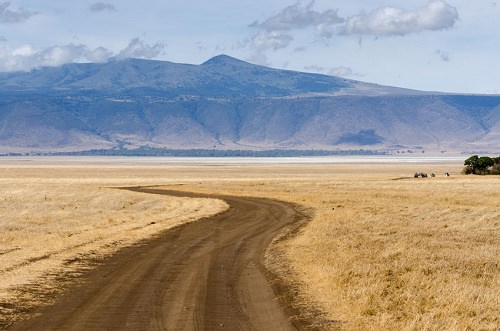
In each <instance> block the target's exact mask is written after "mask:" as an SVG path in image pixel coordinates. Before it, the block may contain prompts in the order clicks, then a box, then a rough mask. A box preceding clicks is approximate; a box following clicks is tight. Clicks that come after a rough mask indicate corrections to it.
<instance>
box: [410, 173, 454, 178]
mask: <svg viewBox="0 0 500 331" xmlns="http://www.w3.org/2000/svg"><path fill="white" fill-rule="evenodd" d="M444 176H445V177H450V173H448V172H445V173H444ZM413 177H414V178H427V177H436V174H435V173H431V174H430V175H428V174H426V173H425V172H416V173H415V175H414V176H413Z"/></svg>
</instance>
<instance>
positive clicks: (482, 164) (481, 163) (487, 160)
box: [477, 156, 495, 171]
mask: <svg viewBox="0 0 500 331" xmlns="http://www.w3.org/2000/svg"><path fill="white" fill-rule="evenodd" d="M494 164H495V162H494V161H493V159H492V158H491V157H489V156H481V157H480V158H479V159H478V160H477V169H478V170H479V171H486V170H487V169H488V168H489V167H493V165H494Z"/></svg>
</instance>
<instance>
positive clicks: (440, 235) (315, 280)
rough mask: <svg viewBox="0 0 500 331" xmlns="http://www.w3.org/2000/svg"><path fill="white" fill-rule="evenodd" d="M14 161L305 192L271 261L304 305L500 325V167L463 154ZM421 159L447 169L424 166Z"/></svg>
mask: <svg viewBox="0 0 500 331" xmlns="http://www.w3.org/2000/svg"><path fill="white" fill-rule="evenodd" d="M7 168H8V169H7ZM3 170H8V171H4V172H3V174H4V177H3V179H2V180H4V182H8V181H9V180H14V182H16V183H19V182H23V181H28V182H26V183H30V184H33V185H35V184H37V183H38V184H50V185H56V184H57V185H59V184H61V183H66V184H68V185H69V186H72V187H78V188H79V187H82V188H87V189H88V187H89V185H90V186H91V187H93V188H94V189H95V188H96V187H98V186H100V185H102V186H103V187H104V186H108V185H118V186H125V185H158V184H165V185H166V186H165V187H168V188H170V189H176V190H186V191H194V192H203V193H216V194H232V195H242V196H261V197H267V198H274V199H281V200H285V201H290V202H294V203H298V204H301V205H303V206H305V207H306V208H308V209H311V210H312V211H313V219H312V221H311V222H309V223H308V224H307V225H306V226H305V227H303V228H301V229H300V231H299V233H298V234H297V236H294V237H291V238H288V239H287V240H285V241H279V242H278V243H277V246H276V247H275V249H272V250H271V251H270V252H269V253H270V254H274V256H272V255H271V256H269V259H268V261H273V262H275V263H274V264H272V265H269V267H271V268H272V269H273V270H275V271H276V272H279V273H280V274H281V275H282V276H283V278H284V279H285V280H286V281H287V282H289V283H290V284H292V285H293V286H295V288H296V289H297V292H296V295H295V297H296V299H297V300H296V301H295V304H296V305H297V306H298V308H299V309H301V310H303V311H306V310H307V309H309V308H310V307H317V308H318V309H320V311H321V312H322V315H323V320H322V321H323V322H324V321H329V320H331V321H338V323H334V324H328V323H326V324H319V325H317V326H318V328H319V329H329V328H333V327H337V326H340V327H341V328H342V329H345V330H467V329H471V330H498V329H500V321H499V317H498V316H500V314H499V308H498V307H500V302H499V300H500V299H499V298H500V277H499V275H500V258H499V257H500V245H499V243H500V208H499V202H498V201H500V178H498V177H492V176H489V177H478V176H462V175H460V174H459V173H460V171H461V170H462V164H461V162H458V163H456V164H455V163H444V164H436V163H432V164H329V165H328V164H327V165H325V164H309V165H279V164H277V165H218V166H208V165H204V166H195V165H189V166H185V165H150V166H143V165H113V164H111V165H106V166H103V165H92V164H89V165H86V166H85V167H81V166H72V167H69V168H67V167H61V166H57V169H56V170H57V171H53V170H54V165H42V166H40V165H38V166H37V165H24V166H23V167H16V168H15V169H14V168H12V167H9V166H8V165H6V166H5V169H3ZM419 171H426V172H429V173H431V172H435V173H436V174H438V177H436V178H427V179H422V178H418V179H415V178H413V174H414V173H415V172H419ZM444 172H450V173H451V175H452V176H451V177H449V178H445V177H443V176H442V175H440V174H443V173H444ZM40 178H41V179H40ZM394 179H398V180H394ZM61 180H62V182H61ZM38 184H37V185H38ZM75 185H76V186H75ZM34 188H36V186H34ZM277 253H279V254H281V255H278V256H276V254H277ZM9 254H10V253H9ZM273 257H275V258H274V259H273ZM320 322H321V321H320Z"/></svg>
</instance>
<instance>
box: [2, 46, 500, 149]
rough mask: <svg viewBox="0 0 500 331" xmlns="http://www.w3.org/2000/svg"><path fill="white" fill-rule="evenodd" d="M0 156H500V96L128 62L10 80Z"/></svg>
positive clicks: (219, 62) (224, 62) (6, 80)
mask: <svg viewBox="0 0 500 331" xmlns="http://www.w3.org/2000/svg"><path fill="white" fill-rule="evenodd" d="M0 124H1V125H0V153H8V152H37V151H42V152H47V151H52V152H57V151H81V150H89V149H117V148H118V149H120V148H127V149H132V148H139V147H146V146H147V147H149V148H170V149H192V148H198V149H217V150H267V149H294V150H311V149H313V150H314V149H315V150H320V149H321V150H348V149H354V150H359V149H364V150H376V151H387V152H391V153H397V152H403V151H404V152H407V151H408V150H410V151H412V152H441V151H447V152H453V153H459V152H472V151H481V152H495V153H497V152H499V150H500V144H499V142H500V135H499V132H500V96H486V95H450V94H443V93H431V92H420V91H412V90H405V89H399V88H393V87H385V86H380V85H375V84H369V83H363V82H357V81H352V80H347V79H343V78H338V77H332V76H326V75H319V74H310V73H301V72H294V71H286V70H277V69H272V68H267V67H263V66H257V65H253V64H250V63H247V62H243V61H240V60H237V59H234V58H231V57H229V56H226V55H220V56H217V57H214V58H212V59H210V60H208V61H206V62H205V63H203V64H201V65H189V64H177V63H172V62H165V61H151V60H138V59H127V60H121V61H110V62H108V63H103V64H68V65H64V66H61V67H53V68H42V69H37V70H33V71H31V72H16V73H2V74H0Z"/></svg>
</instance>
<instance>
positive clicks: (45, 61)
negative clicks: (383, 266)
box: [0, 38, 165, 72]
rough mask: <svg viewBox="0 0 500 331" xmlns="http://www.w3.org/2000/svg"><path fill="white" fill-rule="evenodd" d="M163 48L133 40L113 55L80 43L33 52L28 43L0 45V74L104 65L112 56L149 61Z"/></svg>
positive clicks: (104, 49) (105, 50)
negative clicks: (83, 64) (74, 64)
mask: <svg viewBox="0 0 500 331" xmlns="http://www.w3.org/2000/svg"><path fill="white" fill-rule="evenodd" d="M164 47H165V45H164V44H161V43H157V44H155V45H152V46H150V45H147V44H145V43H144V42H143V41H141V40H140V39H138V38H134V39H132V40H131V41H130V43H129V44H128V45H127V47H125V48H124V49H123V50H121V51H119V52H118V54H116V55H115V53H113V52H112V51H110V50H109V49H107V48H104V47H98V48H95V49H91V48H89V47H88V46H85V45H82V44H79V45H76V44H68V45H56V46H51V47H47V48H43V49H36V48H34V47H33V46H32V45H29V44H26V45H23V46H21V47H18V48H14V49H12V48H10V47H8V46H7V45H5V44H0V71H1V72H6V71H29V70H32V69H34V68H39V67H45V66H50V67H53V66H60V65H63V64H66V63H72V62H106V61H108V60H109V59H110V58H112V57H116V58H118V59H124V58H129V57H135V58H147V59H151V58H154V57H156V56H158V55H159V54H160V53H161V52H162V51H163V49H164Z"/></svg>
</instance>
